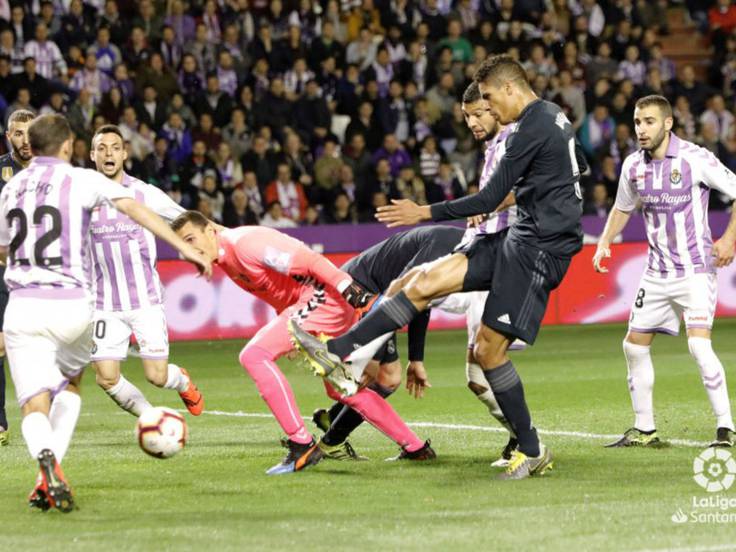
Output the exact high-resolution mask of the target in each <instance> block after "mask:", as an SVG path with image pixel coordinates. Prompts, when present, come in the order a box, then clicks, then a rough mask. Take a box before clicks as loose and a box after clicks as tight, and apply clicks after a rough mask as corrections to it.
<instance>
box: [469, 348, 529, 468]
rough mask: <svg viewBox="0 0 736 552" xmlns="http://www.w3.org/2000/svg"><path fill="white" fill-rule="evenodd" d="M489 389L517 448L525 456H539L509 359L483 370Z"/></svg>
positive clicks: (514, 372) (517, 379)
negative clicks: (512, 434) (516, 441)
mask: <svg viewBox="0 0 736 552" xmlns="http://www.w3.org/2000/svg"><path fill="white" fill-rule="evenodd" d="M483 373H484V374H485V376H486V380H487V381H488V384H489V385H490V386H491V391H492V392H493V395H494V396H495V397H496V401H497V402H498V405H499V406H500V407H501V411H502V412H503V415H504V417H505V418H506V419H507V420H508V423H509V425H510V426H511V429H512V430H513V432H514V433H515V434H516V439H517V440H518V441H519V450H520V451H521V452H523V453H524V454H526V455H527V456H539V438H538V437H537V430H536V429H534V427H533V426H532V418H531V415H530V414H529V408H528V407H527V404H526V399H525V398H524V386H523V385H522V384H521V379H520V378H519V374H518V373H517V372H516V368H514V365H513V363H512V362H511V361H510V360H509V361H508V362H507V363H506V364H502V365H501V366H499V367H498V368H494V369H493V370H484V372H483Z"/></svg>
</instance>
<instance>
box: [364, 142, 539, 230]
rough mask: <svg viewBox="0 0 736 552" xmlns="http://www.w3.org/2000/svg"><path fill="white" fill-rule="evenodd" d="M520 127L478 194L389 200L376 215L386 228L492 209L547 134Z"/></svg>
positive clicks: (467, 215)
mask: <svg viewBox="0 0 736 552" xmlns="http://www.w3.org/2000/svg"><path fill="white" fill-rule="evenodd" d="M531 131H532V129H531V128H530V129H529V130H528V131H522V130H521V128H520V129H519V130H517V131H516V132H515V133H513V134H512V135H511V136H509V137H508V139H507V140H506V153H505V154H504V156H503V157H502V158H501V161H500V162H499V163H498V166H497V167H496V170H495V172H494V173H493V176H491V179H490V180H489V182H488V184H487V185H486V186H485V187H484V188H483V189H482V190H481V191H480V192H478V193H477V194H473V195H471V196H466V197H462V198H460V199H455V200H452V201H443V202H441V203H434V204H432V205H417V204H416V203H414V202H413V201H410V200H408V199H398V200H392V203H393V205H387V206H386V207H379V208H378V212H377V213H376V218H377V219H378V220H379V221H381V222H383V223H386V225H387V226H388V227H389V228H392V227H394V226H403V225H411V224H417V223H419V222H423V221H428V220H432V221H435V222H439V221H443V220H452V219H462V218H468V217H472V216H475V215H484V214H486V213H492V212H493V211H495V210H496V208H497V207H498V206H499V205H500V204H501V202H502V201H503V200H504V198H506V196H507V195H508V194H509V193H510V192H511V190H513V188H514V184H516V181H517V180H519V178H520V177H521V176H522V175H523V174H524V172H525V171H526V169H527V167H528V166H529V164H530V163H531V162H532V159H534V157H535V156H536V155H537V153H538V152H539V150H540V149H541V148H542V147H543V146H544V144H545V143H546V140H547V139H548V137H549V133H547V132H543V131H542V132H531Z"/></svg>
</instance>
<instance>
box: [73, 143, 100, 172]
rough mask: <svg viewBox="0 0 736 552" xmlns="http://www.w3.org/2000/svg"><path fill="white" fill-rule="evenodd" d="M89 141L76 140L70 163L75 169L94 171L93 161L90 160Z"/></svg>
mask: <svg viewBox="0 0 736 552" xmlns="http://www.w3.org/2000/svg"><path fill="white" fill-rule="evenodd" d="M87 144H89V139H88V138H79V137H78V138H75V139H74V142H73V145H72V157H71V159H70V160H69V162H70V163H71V164H72V166H73V167H80V168H82V169H94V165H93V164H92V160H91V159H90V158H89V146H88V145H87Z"/></svg>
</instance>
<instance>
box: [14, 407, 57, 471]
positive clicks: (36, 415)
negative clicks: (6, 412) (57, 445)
mask: <svg viewBox="0 0 736 552" xmlns="http://www.w3.org/2000/svg"><path fill="white" fill-rule="evenodd" d="M20 431H21V433H23V439H25V440H26V445H27V446H28V452H29V453H30V454H31V458H33V459H34V460H35V459H36V457H37V456H38V454H39V453H40V452H41V451H42V450H43V449H51V450H53V449H54V430H53V428H52V427H51V422H50V421H49V419H48V417H47V416H46V414H42V413H41V412H31V413H30V414H28V415H27V416H26V417H25V418H23V421H22V422H21V423H20Z"/></svg>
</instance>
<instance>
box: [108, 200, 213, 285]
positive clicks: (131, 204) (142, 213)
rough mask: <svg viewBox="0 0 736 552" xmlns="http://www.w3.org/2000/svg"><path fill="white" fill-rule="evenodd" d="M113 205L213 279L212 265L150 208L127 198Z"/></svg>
mask: <svg viewBox="0 0 736 552" xmlns="http://www.w3.org/2000/svg"><path fill="white" fill-rule="evenodd" d="M113 204H114V205H115V208H116V209H117V210H118V211H120V212H122V213H125V214H126V215H128V216H129V217H130V218H132V219H133V220H134V221H136V222H137V223H138V224H140V225H141V226H143V227H144V228H146V229H147V230H150V231H151V232H153V233H154V234H155V235H156V236H158V237H159V238H161V239H162V240H164V241H166V242H168V243H169V244H170V245H171V246H172V247H174V248H175V249H176V250H177V251H179V253H181V254H182V255H183V256H184V258H185V259H186V260H187V261H189V262H191V263H193V264H194V265H196V266H197V268H199V271H200V272H201V273H202V274H204V275H205V276H206V277H207V278H211V277H212V263H211V262H210V261H209V260H207V259H205V258H204V257H203V256H202V255H200V254H199V253H197V252H196V251H195V250H194V248H193V247H192V246H191V245H189V244H188V243H187V242H185V241H184V240H183V239H181V238H180V237H179V236H178V235H176V233H175V232H174V231H173V230H172V229H171V228H170V227H169V225H168V224H166V222H164V220H163V219H162V218H161V217H159V216H158V215H157V214H156V213H154V212H153V211H151V210H150V209H149V208H148V207H146V206H145V205H143V204H142V203H138V202H137V201H136V200H134V199H131V198H127V197H122V198H118V199H114V200H113Z"/></svg>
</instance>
